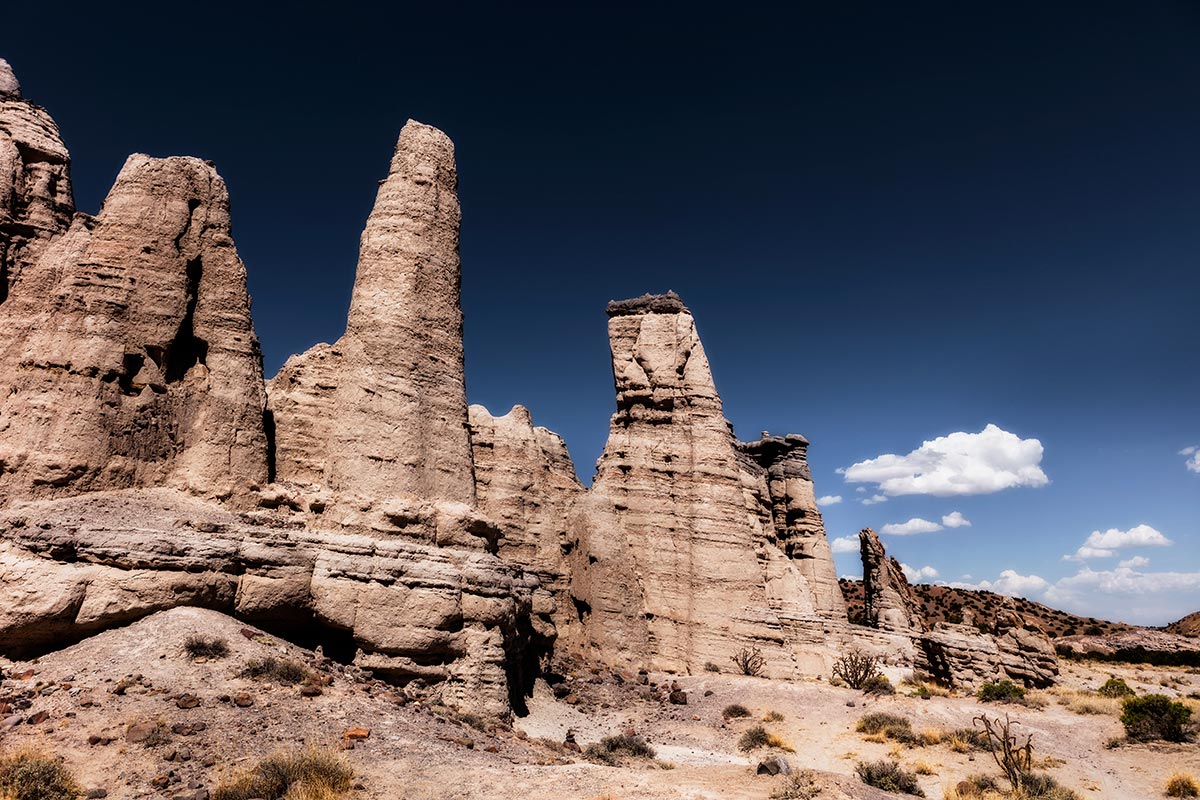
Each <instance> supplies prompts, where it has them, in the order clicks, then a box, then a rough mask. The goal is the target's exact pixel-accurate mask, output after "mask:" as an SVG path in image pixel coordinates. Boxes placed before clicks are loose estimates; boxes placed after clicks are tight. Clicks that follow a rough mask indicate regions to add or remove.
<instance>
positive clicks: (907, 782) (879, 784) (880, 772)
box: [854, 761, 925, 797]
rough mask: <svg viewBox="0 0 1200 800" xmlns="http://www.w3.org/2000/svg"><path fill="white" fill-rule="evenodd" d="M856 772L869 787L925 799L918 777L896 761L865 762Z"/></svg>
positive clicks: (858, 765) (858, 766)
mask: <svg viewBox="0 0 1200 800" xmlns="http://www.w3.org/2000/svg"><path fill="white" fill-rule="evenodd" d="M854 771H855V772H856V773H858V777H859V779H860V780H861V781H862V782H863V783H865V784H867V785H868V786H874V787H875V788H876V789H883V790H884V791H885V792H902V793H903V794H911V795H915V796H916V797H924V796H925V792H923V791H921V785H920V784H919V783H917V776H916V775H914V774H913V773H911V772H909V771H908V770H906V769H904V768H903V767H901V766H900V765H899V764H898V763H896V762H895V761H863V762H859V763H858V764H857V765H856V766H855V767H854Z"/></svg>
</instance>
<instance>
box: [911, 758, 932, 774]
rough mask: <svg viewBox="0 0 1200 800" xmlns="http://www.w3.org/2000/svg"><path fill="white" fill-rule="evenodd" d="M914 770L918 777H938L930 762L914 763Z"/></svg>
mask: <svg viewBox="0 0 1200 800" xmlns="http://www.w3.org/2000/svg"><path fill="white" fill-rule="evenodd" d="M912 769H913V772H915V773H917V774H918V775H937V770H935V769H934V768H933V766H932V765H930V763H929V762H928V761H914V762H913V765H912Z"/></svg>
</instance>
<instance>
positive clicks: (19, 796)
mask: <svg viewBox="0 0 1200 800" xmlns="http://www.w3.org/2000/svg"><path fill="white" fill-rule="evenodd" d="M80 791H81V790H80V788H79V785H78V784H76V783H75V779H74V778H73V777H72V776H71V773H70V772H69V771H68V770H67V768H66V767H65V766H63V763H62V761H60V760H59V759H57V758H51V757H49V756H45V755H42V754H40V753H34V752H26V753H17V754H15V755H9V756H0V797H3V798H4V800H75V797H77V796H78V795H79V793H80Z"/></svg>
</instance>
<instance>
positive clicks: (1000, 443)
mask: <svg viewBox="0 0 1200 800" xmlns="http://www.w3.org/2000/svg"><path fill="white" fill-rule="evenodd" d="M1041 462H1042V443H1041V442H1040V441H1038V440H1037V439H1022V438H1020V437H1019V436H1017V435H1016V434H1012V433H1009V432H1008V431H1005V430H1002V429H1001V428H999V427H997V426H996V425H993V424H989V425H987V426H986V427H985V428H984V429H983V430H982V431H980V432H979V433H966V432H964V431H958V432H956V433H952V434H950V435H948V436H942V437H939V438H937V439H933V440H931V441H928V442H924V443H923V444H922V445H921V446H920V447H918V448H917V449H916V450H913V451H912V452H911V453H909V454H908V455H903V456H900V455H895V454H894V453H885V454H884V455H881V456H877V457H875V458H871V459H868V460H866V461H860V462H858V463H857V464H853V465H851V466H849V467H846V468H845V469H841V470H838V471H839V472H840V473H842V474H843V475H844V476H845V478H846V482H847V483H874V484H878V486H879V488H880V489H881V490H882V491H883V492H884V493H885V494H888V495H905V494H930V495H937V496H941V497H949V496H957V495H969V494H991V493H993V492H999V491H1001V490H1003V489H1009V488H1012V487H1015V486H1045V485H1046V484H1047V483H1049V482H1050V479H1049V478H1047V477H1046V473H1044V472H1042V469H1041V467H1040V466H1038V465H1039V464H1041Z"/></svg>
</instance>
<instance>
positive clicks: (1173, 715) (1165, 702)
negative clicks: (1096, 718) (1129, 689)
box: [1121, 694, 1192, 742]
mask: <svg viewBox="0 0 1200 800" xmlns="http://www.w3.org/2000/svg"><path fill="white" fill-rule="evenodd" d="M1191 717H1192V710H1191V709H1190V708H1188V707H1187V706H1185V705H1184V704H1183V703H1179V702H1176V701H1174V700H1172V699H1171V698H1169V697H1167V696H1166V695H1165V694H1148V695H1146V696H1145V697H1130V698H1129V699H1127V700H1126V701H1125V703H1124V705H1122V707H1121V723H1122V724H1124V725H1125V735H1126V736H1128V737H1129V738H1130V739H1135V740H1137V741H1139V742H1146V741H1150V740H1152V739H1165V740H1167V741H1168V742H1183V741H1186V740H1187V738H1188V730H1187V724H1188V720H1190V719H1191Z"/></svg>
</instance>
